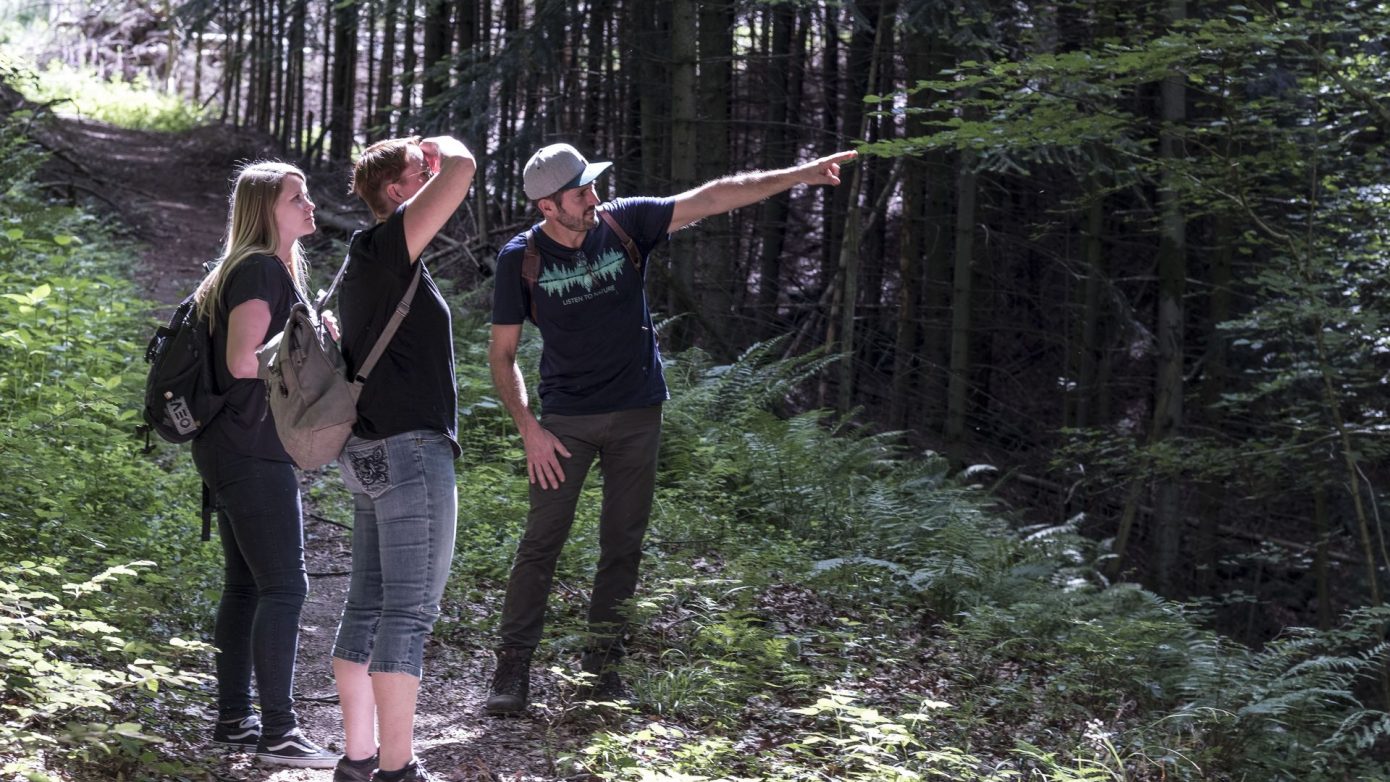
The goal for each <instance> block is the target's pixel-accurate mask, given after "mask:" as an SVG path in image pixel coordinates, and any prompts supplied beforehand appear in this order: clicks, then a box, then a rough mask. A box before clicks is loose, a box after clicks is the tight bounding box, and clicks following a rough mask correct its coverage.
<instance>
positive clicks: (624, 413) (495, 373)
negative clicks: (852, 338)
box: [486, 144, 855, 715]
mask: <svg viewBox="0 0 1390 782" xmlns="http://www.w3.org/2000/svg"><path fill="white" fill-rule="evenodd" d="M854 156H855V153H854V152H840V153H837V154H834V155H829V156H827V157H823V158H819V159H817V160H812V161H810V162H806V163H801V164H798V165H795V166H792V167H790V168H784V169H780V170H777V171H750V172H747V173H742V174H734V175H732V176H727V177H723V178H721V179H716V180H714V181H712V182H709V183H706V184H704V185H701V186H700V187H697V188H695V189H693V190H689V191H686V192H684V193H681V194H680V195H676V196H671V197H667V198H649V197H635V198H618V199H615V200H613V201H609V202H607V203H603V202H602V201H601V200H600V198H599V196H598V194H597V192H596V187H595V180H596V179H598V177H600V176H601V175H602V174H603V173H604V172H606V171H607V170H608V167H609V166H610V165H611V163H590V162H589V161H588V160H586V159H585V158H584V156H583V155H581V154H580V153H579V151H578V150H576V149H575V148H574V147H572V146H570V145H569V144H551V145H550V146H547V147H544V148H542V149H541V150H539V151H537V152H536V154H534V155H532V156H531V159H530V161H529V162H527V164H526V169H525V172H524V173H523V177H522V179H523V187H524V189H525V191H526V197H527V198H529V199H531V200H532V201H533V202H534V203H535V205H536V208H537V209H538V210H539V211H540V213H541V216H542V218H543V219H542V220H541V222H540V223H538V224H536V225H534V226H532V227H531V228H530V229H528V230H527V231H525V232H523V233H521V234H518V235H517V236H516V237H515V238H513V239H512V240H511V241H510V242H508V243H507V245H506V246H505V247H503V248H502V250H501V252H499V253H498V255H497V276H496V286H497V287H496V291H495V293H494V294H493V310H492V342H491V345H490V347H489V350H488V363H489V365H490V366H491V369H492V381H493V384H494V385H496V387H497V391H498V394H499V395H500V396H501V399H502V403H503V404H504V405H505V406H506V408H507V412H508V413H510V414H511V416H512V420H513V421H515V422H516V425H517V429H518V430H519V431H520V433H521V439H522V442H523V444H524V445H525V447H526V470H527V474H528V476H529V477H530V480H531V491H530V500H531V504H530V512H529V513H528V514H527V518H526V532H525V534H524V535H523V537H522V539H521V542H520V543H519V544H518V546H517V552H516V559H515V561H514V562H513V564H512V572H511V578H510V580H509V581H508V583H507V596H506V600H505V601H504V603H503V606H502V621H501V626H500V635H501V643H500V645H499V647H498V650H497V669H496V672H495V673H494V675H493V679H492V686H491V691H490V693H489V697H488V699H487V705H486V710H487V712H488V713H489V714H494V715H510V714H520V713H521V712H523V711H524V710H525V709H526V703H527V697H528V695H529V692H530V665H531V654H532V652H533V651H534V650H535V648H536V645H537V644H538V643H539V642H540V638H541V631H542V628H543V626H544V622H545V606H546V601H547V599H548V597H549V595H550V583H551V579H552V577H553V576H554V573H555V563H556V561H557V560H558V559H559V556H560V550H561V549H562V548H563V547H564V544H565V540H566V539H567V538H568V537H569V530H570V526H571V524H573V522H574V513H575V507H576V505H577V504H578V501H579V494H580V490H581V489H582V488H583V486H584V479H585V477H586V476H587V475H588V472H589V468H590V466H591V465H592V464H593V461H594V459H595V457H597V458H598V460H599V469H600V470H601V471H602V474H603V504H602V507H601V510H600V516H599V562H598V572H597V573H596V574H595V577H594V588H593V593H592V594H591V596H590V600H589V631H590V640H589V642H588V644H587V648H586V650H585V652H584V657H583V663H582V667H583V670H584V671H585V672H587V673H590V674H593V675H594V676H595V677H596V678H595V679H594V680H593V681H594V684H593V685H592V686H591V687H587V688H586V689H587V692H585V693H584V695H586V696H589V697H593V698H595V699H597V700H603V701H614V700H624V699H626V697H627V696H626V690H625V688H624V686H623V683H622V680H621V679H620V678H619V676H618V673H617V669H616V663H617V661H618V660H619V659H620V658H621V657H622V654H623V644H622V636H623V631H624V629H625V628H624V623H625V620H624V618H623V615H622V612H621V606H622V603H623V602H624V601H625V600H627V599H628V598H630V597H631V596H632V594H633V592H634V590H635V589H636V586H637V568H638V563H639V561H640V559H641V556H642V538H643V536H644V535H645V534H646V529H647V519H648V517H649V516H650V515H651V507H652V493H653V489H654V486H655V479H656V457H657V449H658V447H659V445H660V441H661V404H662V402H664V401H665V400H666V399H667V398H669V395H668V393H667V390H666V381H665V379H664V377H663V376H662V373H661V355H660V353H659V352H658V350H657V345H656V336H655V333H654V332H653V330H652V316H651V311H650V310H649V309H648V307H647V298H646V292H645V288H644V284H643V283H644V280H645V279H646V271H647V258H648V256H649V255H650V254H651V252H652V250H653V249H654V248H656V247H657V246H658V245H659V244H660V243H661V241H662V240H663V239H665V238H666V237H667V236H668V235H669V234H670V233H671V232H673V231H676V230H678V229H680V228H684V227H685V226H687V225H690V224H691V223H693V222H695V221H697V220H699V219H701V218H704V217H709V216H711V215H716V214H722V213H724V212H728V211H730V210H732V209H737V208H738V207H741V206H747V205H749V204H753V203H757V202H758V201H761V200H763V199H765V198H767V197H769V196H772V195H776V194H777V193H781V192H783V191H785V190H788V189H790V188H792V187H794V186H796V185H799V184H807V185H838V184H839V183H840V164H841V163H843V162H845V161H847V160H849V159H851V158H853V157H854ZM526 320H530V321H531V322H532V323H533V324H535V325H536V326H537V327H538V328H539V329H540V333H541V342H542V352H541V362H540V379H541V380H540V389H539V390H540V397H541V413H542V415H541V418H540V419H537V418H536V416H535V415H534V414H532V412H531V409H530V407H529V405H528V400H527V395H526V382H525V380H524V379H523V377H522V374H521V369H520V368H519V367H518V366H517V363H516V351H517V345H518V343H519V342H520V339H521V326H522V323H523V321H526Z"/></svg>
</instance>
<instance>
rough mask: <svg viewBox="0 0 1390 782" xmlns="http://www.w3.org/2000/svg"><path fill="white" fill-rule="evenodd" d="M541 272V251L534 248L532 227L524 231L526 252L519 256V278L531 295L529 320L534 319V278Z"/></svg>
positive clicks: (537, 322)
mask: <svg viewBox="0 0 1390 782" xmlns="http://www.w3.org/2000/svg"><path fill="white" fill-rule="evenodd" d="M540 274H541V251H540V250H538V249H536V236H535V231H534V229H527V231H526V252H525V253H524V254H523V255H522V256H521V279H523V280H525V281H526V292H527V294H528V295H529V296H530V297H531V322H532V323H535V324H537V325H540V321H538V320H536V280H537V279H538V278H539V277H540Z"/></svg>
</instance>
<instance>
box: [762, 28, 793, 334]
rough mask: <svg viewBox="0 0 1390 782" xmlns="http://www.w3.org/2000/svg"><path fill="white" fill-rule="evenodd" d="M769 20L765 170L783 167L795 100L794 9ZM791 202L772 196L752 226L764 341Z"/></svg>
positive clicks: (772, 327) (772, 326)
mask: <svg viewBox="0 0 1390 782" xmlns="http://www.w3.org/2000/svg"><path fill="white" fill-rule="evenodd" d="M766 13H767V15H768V16H769V17H770V18H771V20H770V27H771V38H770V40H769V42H768V50H767V51H766V52H765V54H766V57H767V63H768V67H767V82H766V85H767V115H766V128H767V130H766V131H765V132H764V134H763V160H762V166H763V168H765V169H773V168H778V167H780V166H785V165H787V162H788V161H789V160H790V158H791V157H792V153H793V150H794V149H795V143H794V141H793V138H792V132H791V127H790V126H789V125H788V118H789V114H790V109H789V107H790V105H791V103H792V102H793V101H794V100H797V99H796V98H795V97H793V96H792V95H791V78H790V71H791V69H790V67H789V66H790V63H791V59H792V57H791V47H792V35H793V32H794V28H795V26H796V16H795V13H796V9H795V8H793V7H792V6H791V5H789V4H786V3H781V4H778V5H774V6H771V7H770V8H768V9H767V10H766ZM790 203H791V194H790V193H789V192H783V193H778V194H777V195H774V196H772V197H771V198H769V199H767V200H766V201H764V202H763V203H762V205H761V206H760V207H759V212H760V214H759V216H758V222H759V224H760V225H761V226H762V232H761V233H762V251H761V253H760V256H759V261H758V298H757V309H756V313H755V315H756V317H757V325H758V328H757V330H756V332H755V333H756V334H758V336H759V339H767V338H769V337H771V336H773V335H774V334H776V332H777V323H778V315H777V303H778V299H779V297H780V296H781V290H782V284H781V283H782V281H781V275H782V243H783V241H784V239H785V237H786V232H787V212H788V210H789V205H790Z"/></svg>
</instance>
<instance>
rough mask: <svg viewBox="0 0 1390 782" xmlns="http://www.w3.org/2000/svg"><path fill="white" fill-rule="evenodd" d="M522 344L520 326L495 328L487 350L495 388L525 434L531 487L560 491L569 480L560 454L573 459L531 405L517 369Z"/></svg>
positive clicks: (523, 441) (522, 433) (523, 438)
mask: <svg viewBox="0 0 1390 782" xmlns="http://www.w3.org/2000/svg"><path fill="white" fill-rule="evenodd" d="M520 342H521V324H520V323H518V324H515V325H505V326H493V327H492V341H491V342H490V343H488V348H487V363H488V368H489V369H490V370H491V371H492V385H493V386H494V387H496V388H497V395H498V396H500V397H501V398H502V406H503V407H505V408H507V412H508V413H509V414H510V415H511V417H512V421H514V422H515V423H516V428H517V430H518V431H520V432H521V442H522V444H523V445H525V446H526V474H527V476H528V477H529V478H530V480H531V483H539V484H540V486H541V488H542V489H558V488H560V484H561V483H562V482H563V481H564V480H565V471H564V470H563V469H561V468H560V460H559V459H558V458H557V457H556V454H559V455H560V456H569V455H570V452H569V449H567V448H565V446H564V444H563V443H561V442H560V439H559V438H558V437H556V436H555V435H553V434H551V433H550V431H549V430H547V429H546V428H545V427H544V426H541V422H540V421H537V420H536V416H535V415H534V414H533V413H532V412H531V408H530V406H529V405H527V402H526V381H525V379H523V378H522V376H521V368H520V367H518V366H517V365H516V347H517V345H518V344H519V343H520Z"/></svg>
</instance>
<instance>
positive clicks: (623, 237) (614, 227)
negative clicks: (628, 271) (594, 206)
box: [598, 209, 642, 272]
mask: <svg viewBox="0 0 1390 782" xmlns="http://www.w3.org/2000/svg"><path fill="white" fill-rule="evenodd" d="M598 216H599V217H602V218H603V222H605V223H608V229H609V230H611V231H612V232H613V235H614V236H617V237H618V241H620V242H622V243H623V250H625V251H626V252H627V257H628V258H629V259H630V260H631V261H632V265H633V266H636V267H637V271H639V272H640V271H642V254H641V253H639V252H637V243H636V242H634V241H632V237H631V236H628V235H627V231H624V230H623V227H622V226H621V225H618V220H617V218H615V217H614V216H613V215H611V214H609V212H608V210H607V209H600V210H598Z"/></svg>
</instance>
